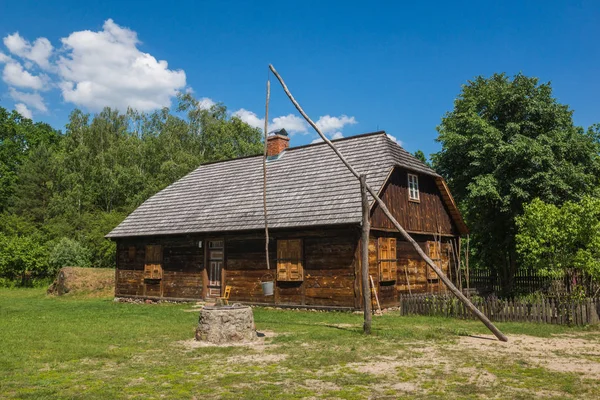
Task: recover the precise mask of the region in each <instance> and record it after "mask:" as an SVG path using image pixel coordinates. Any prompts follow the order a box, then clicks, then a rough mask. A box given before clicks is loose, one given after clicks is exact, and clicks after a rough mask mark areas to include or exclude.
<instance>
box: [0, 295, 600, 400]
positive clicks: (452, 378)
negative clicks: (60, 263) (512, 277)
mask: <svg viewBox="0 0 600 400" xmlns="http://www.w3.org/2000/svg"><path fill="white" fill-rule="evenodd" d="M254 315H255V320H256V326H257V329H258V330H259V331H260V332H262V333H264V334H265V338H264V339H262V340H261V341H260V342H258V343H257V344H254V345H252V346H234V347H212V346H211V347H207V346H198V345H197V343H196V342H194V341H193V340H190V339H192V338H193V336H194V329H195V325H196V323H197V319H198V312H197V311H195V310H193V308H192V305H190V304H159V305H157V304H129V303H115V302H113V301H112V299H110V298H85V297H72V296H71V297H68V296H66V297H62V298H58V297H47V296H46V295H45V294H44V291H42V290H40V289H19V290H16V289H13V290H9V289H0V341H1V346H0V396H1V397H2V398H31V399H43V398H53V399H54V398H68V399H78V398H82V399H83V398H85V399H90V398H91V399H93V398H106V399H118V398H143V399H153V398H157V399H158V398H175V399H178V398H181V399H194V398H195V399H212V398H228V399H239V398H248V399H261V398H277V399H297V398H343V399H362V398H465V399H471V398H473V399H475V398H477V399H480V398H506V399H515V398H516V399H518V398H522V399H529V398H532V397H544V398H557V399H559V398H560V399H564V398H574V399H575V398H577V399H579V398H589V399H597V398H600V330H598V329H597V328H590V327H587V328H568V327H559V326H552V325H536V324H527V323H521V324H518V323H502V324H498V325H499V327H500V329H501V330H503V331H504V332H505V333H506V334H507V335H508V336H509V339H510V342H509V343H508V344H504V343H500V342H497V341H495V340H490V339H489V338H490V336H489V333H488V332H486V330H485V327H483V325H481V324H480V323H478V322H474V321H460V320H454V319H445V318H430V317H400V316H397V315H394V314H393V313H388V314H386V315H384V316H381V317H375V318H374V320H373V327H374V334H373V335H372V336H370V337H365V336H363V335H362V334H361V323H362V319H361V315H359V314H351V313H340V312H308V311H291V310H287V311H282V310H274V309H262V308H256V309H255V310H254ZM477 336H484V337H485V338H482V337H477Z"/></svg>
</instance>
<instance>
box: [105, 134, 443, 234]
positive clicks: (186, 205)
mask: <svg viewBox="0 0 600 400" xmlns="http://www.w3.org/2000/svg"><path fill="white" fill-rule="evenodd" d="M335 144H336V147H338V149H339V150H340V152H341V153H342V154H343V155H344V156H345V157H347V159H348V161H349V162H350V163H351V164H352V165H353V166H354V167H355V168H356V170H357V171H358V172H359V173H364V174H366V175H367V182H368V183H369V184H370V185H371V186H372V187H373V189H375V190H376V191H378V190H379V189H380V188H381V187H382V185H383V184H384V183H385V181H386V179H387V177H388V175H389V173H390V171H391V170H392V169H393V168H394V167H395V166H401V167H404V168H407V169H410V170H413V171H416V172H418V173H422V174H426V175H431V176H434V177H436V178H440V179H441V177H440V176H439V175H438V174H436V173H435V171H433V170H432V169H431V168H429V167H428V166H427V165H425V164H423V163H422V162H420V161H419V160H417V159H416V158H415V157H413V156H412V155H411V154H409V153H408V152H407V151H406V150H404V149H403V148H401V147H400V146H399V145H398V144H396V143H395V142H394V141H392V140H391V139H389V138H388V137H387V135H386V134H385V132H374V133H370V134H364V135H359V136H353V137H349V138H344V139H339V140H336V141H335ZM267 181H268V185H267V204H268V214H269V227H270V228H289V227H307V226H318V225H334V224H350V223H360V221H361V200H360V187H359V183H358V180H357V179H356V178H354V176H353V175H352V174H351V173H350V171H348V170H347V169H346V167H345V166H344V165H343V164H342V162H341V161H340V160H339V159H338V158H337V156H336V155H335V153H334V152H333V151H332V150H331V149H330V148H329V146H327V145H326V144H325V143H318V144H311V145H307V146H301V147H294V148H289V149H287V150H285V151H284V152H283V153H282V155H281V156H280V157H279V158H278V159H277V160H271V161H268V163H267ZM262 188H263V176H262V156H261V155H258V156H252V157H245V158H238V159H233V160H228V161H221V162H215V163H208V164H203V165H201V166H199V167H198V168H197V169H196V170H194V171H192V172H191V173H189V174H188V175H186V176H184V177H183V178H181V179H180V180H178V181H177V182H175V183H173V184H172V185H170V186H168V187H167V188H165V189H164V190H162V191H160V192H158V193H157V194H155V195H154V196H152V197H150V198H149V199H148V200H146V201H145V202H144V203H143V204H142V205H141V206H140V207H138V208H137V209H136V210H135V211H134V212H132V213H131V214H130V215H129V216H128V217H127V218H126V219H125V220H124V221H123V222H122V223H121V224H120V225H119V226H117V227H116V228H115V229H114V230H113V231H112V232H110V233H109V234H108V235H107V237H111V238H116V237H128V236H148V235H170V234H185V233H201V232H223V231H237V230H251V229H262V228H264V216H263V205H262V201H263V200H262Z"/></svg>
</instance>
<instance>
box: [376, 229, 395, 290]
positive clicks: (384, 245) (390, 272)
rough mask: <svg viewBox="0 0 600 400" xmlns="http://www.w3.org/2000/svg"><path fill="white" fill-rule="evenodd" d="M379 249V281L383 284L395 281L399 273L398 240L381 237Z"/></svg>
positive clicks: (378, 244)
mask: <svg viewBox="0 0 600 400" xmlns="http://www.w3.org/2000/svg"><path fill="white" fill-rule="evenodd" d="M377 247H378V248H379V252H378V253H379V254H378V261H379V280H380V281H382V282H386V281H387V282H389V281H395V280H396V274H397V271H398V259H397V256H396V238H384V237H380V238H379V239H378V243H377Z"/></svg>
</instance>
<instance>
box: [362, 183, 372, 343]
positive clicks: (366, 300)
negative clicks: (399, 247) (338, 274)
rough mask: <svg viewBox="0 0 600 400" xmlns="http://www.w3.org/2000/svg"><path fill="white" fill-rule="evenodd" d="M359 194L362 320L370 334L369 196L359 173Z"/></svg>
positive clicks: (365, 330)
mask: <svg viewBox="0 0 600 400" xmlns="http://www.w3.org/2000/svg"><path fill="white" fill-rule="evenodd" d="M359 179H360V194H361V199H362V232H361V239H360V240H361V278H362V290H363V310H364V314H363V315H364V322H363V332H364V333H365V334H366V335H370V334H371V322H372V321H371V320H372V318H373V317H372V315H371V287H370V286H369V231H370V230H371V224H370V222H369V198H368V197H367V186H366V185H367V182H366V181H367V178H366V176H365V175H361V176H360V177H359Z"/></svg>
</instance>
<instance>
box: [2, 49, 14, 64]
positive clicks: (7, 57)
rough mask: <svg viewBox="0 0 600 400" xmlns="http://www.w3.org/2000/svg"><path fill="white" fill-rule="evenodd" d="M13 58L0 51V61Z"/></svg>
mask: <svg viewBox="0 0 600 400" xmlns="http://www.w3.org/2000/svg"><path fill="white" fill-rule="evenodd" d="M12 60H13V59H12V58H11V57H10V56H7V55H6V54H4V53H3V52H1V51H0V63H7V62H11V61H12Z"/></svg>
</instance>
